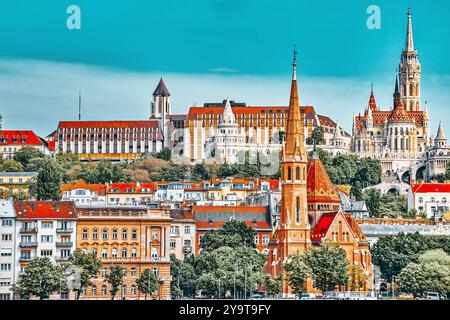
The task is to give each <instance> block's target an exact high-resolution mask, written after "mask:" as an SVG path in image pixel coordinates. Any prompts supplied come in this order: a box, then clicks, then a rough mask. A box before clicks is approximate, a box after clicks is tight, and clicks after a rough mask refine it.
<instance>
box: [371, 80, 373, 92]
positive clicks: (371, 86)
mask: <svg viewBox="0 0 450 320" xmlns="http://www.w3.org/2000/svg"><path fill="white" fill-rule="evenodd" d="M370 92H372V93H373V82H371V83H370Z"/></svg>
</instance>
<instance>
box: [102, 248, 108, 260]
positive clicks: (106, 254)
mask: <svg viewBox="0 0 450 320" xmlns="http://www.w3.org/2000/svg"><path fill="white" fill-rule="evenodd" d="M107 257H108V250H106V249H105V248H104V249H102V258H107Z"/></svg>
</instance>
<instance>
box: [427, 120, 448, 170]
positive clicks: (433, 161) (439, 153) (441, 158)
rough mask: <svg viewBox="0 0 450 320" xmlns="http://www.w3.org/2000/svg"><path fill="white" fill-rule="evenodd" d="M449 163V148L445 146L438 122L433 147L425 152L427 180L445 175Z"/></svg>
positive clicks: (442, 131)
mask: <svg viewBox="0 0 450 320" xmlns="http://www.w3.org/2000/svg"><path fill="white" fill-rule="evenodd" d="M449 163H450V146H449V145H448V144H447V138H446V137H445V133H444V127H443V125H442V122H441V121H440V122H439V127H438V131H437V134H436V138H434V147H433V148H431V149H429V150H428V151H427V152H426V171H427V175H428V177H429V178H433V177H434V176H436V175H439V174H445V173H446V171H447V168H448V166H449Z"/></svg>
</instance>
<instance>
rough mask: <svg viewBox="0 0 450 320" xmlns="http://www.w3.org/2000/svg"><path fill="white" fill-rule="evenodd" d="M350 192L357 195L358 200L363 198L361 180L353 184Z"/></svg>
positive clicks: (354, 195)
mask: <svg viewBox="0 0 450 320" xmlns="http://www.w3.org/2000/svg"><path fill="white" fill-rule="evenodd" d="M350 194H351V195H352V196H353V197H355V199H356V201H361V200H362V199H363V191H362V188H361V183H360V182H359V181H356V182H355V185H354V186H352V188H351V190H350Z"/></svg>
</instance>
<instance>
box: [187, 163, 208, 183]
mask: <svg viewBox="0 0 450 320" xmlns="http://www.w3.org/2000/svg"><path fill="white" fill-rule="evenodd" d="M191 176H192V179H193V180H207V179H210V178H211V177H210V176H209V172H208V170H207V168H206V166H205V163H203V162H202V163H197V164H196V165H194V167H193V168H192V174H191Z"/></svg>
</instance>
